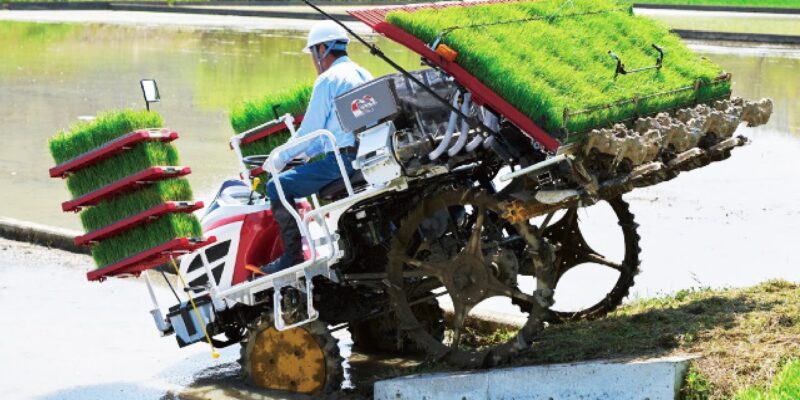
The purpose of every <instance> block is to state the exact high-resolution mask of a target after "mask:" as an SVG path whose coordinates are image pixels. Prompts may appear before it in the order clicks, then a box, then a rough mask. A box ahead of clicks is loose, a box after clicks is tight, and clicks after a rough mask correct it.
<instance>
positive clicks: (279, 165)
mask: <svg viewBox="0 0 800 400" xmlns="http://www.w3.org/2000/svg"><path fill="white" fill-rule="evenodd" d="M267 165H273V166H274V167H275V171H276V172H281V171H283V169H284V168H286V163H285V162H284V161H283V160H281V157H273V156H272V155H270V156H269V158H267V161H265V162H264V167H266V166H267ZM264 169H265V170H267V171H271V170H270V169H269V168H264Z"/></svg>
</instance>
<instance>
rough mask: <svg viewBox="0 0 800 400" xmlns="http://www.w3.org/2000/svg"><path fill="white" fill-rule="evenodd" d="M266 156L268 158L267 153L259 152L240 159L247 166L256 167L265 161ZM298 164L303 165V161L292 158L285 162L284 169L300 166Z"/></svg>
mask: <svg viewBox="0 0 800 400" xmlns="http://www.w3.org/2000/svg"><path fill="white" fill-rule="evenodd" d="M267 158H269V155H264V154H259V155H254V156H247V157H243V158H242V161H243V162H244V165H247V166H248V167H253V168H256V167H260V166H262V165H264V162H266V161H267ZM300 165H303V161H300V160H292V161H290V162H289V163H288V164H286V167H285V168H284V169H287V168H288V169H291V168H294V167H297V166H300Z"/></svg>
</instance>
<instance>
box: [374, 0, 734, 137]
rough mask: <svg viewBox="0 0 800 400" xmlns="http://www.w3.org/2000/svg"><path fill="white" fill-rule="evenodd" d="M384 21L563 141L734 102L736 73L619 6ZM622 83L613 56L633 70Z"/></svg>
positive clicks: (577, 0) (489, 9)
mask: <svg viewBox="0 0 800 400" xmlns="http://www.w3.org/2000/svg"><path fill="white" fill-rule="evenodd" d="M386 20H387V21H388V22H389V23H391V24H393V25H395V26H397V27H399V28H400V29H402V30H404V31H406V32H408V33H410V34H412V35H413V36H415V37H417V38H419V39H421V40H423V41H425V42H426V43H430V44H437V45H438V44H444V45H446V46H448V47H450V48H452V49H454V50H455V51H457V52H458V55H457V58H456V62H457V63H458V64H459V65H460V66H462V67H463V68H464V69H465V70H467V71H468V72H469V73H470V74H472V75H474V76H475V77H477V78H478V79H479V80H480V81H481V82H483V83H484V84H485V85H486V86H488V87H489V88H491V89H492V90H493V91H495V92H496V93H497V94H498V95H500V96H501V97H502V98H504V99H505V100H506V101H508V102H509V103H511V104H512V105H513V106H514V107H515V108H517V109H518V110H519V111H521V112H522V113H524V114H525V115H526V116H528V117H529V118H530V119H531V120H532V121H534V122H535V123H536V124H538V125H539V126H541V127H542V128H544V129H545V130H546V131H547V132H549V133H550V134H551V135H553V136H555V137H557V138H558V139H560V140H561V141H562V142H571V141H574V140H576V139H578V138H580V137H581V136H582V135H581V134H582V133H585V132H588V131H589V130H591V129H594V128H600V127H607V126H609V125H612V124H614V123H617V122H624V121H630V120H632V119H635V118H637V117H639V116H644V115H650V114H654V113H657V112H660V111H666V110H670V109H675V108H680V107H687V106H692V105H695V104H697V103H704V102H709V101H711V100H712V99H718V98H724V97H729V96H730V90H731V87H730V75H727V74H725V73H724V71H723V70H722V68H721V67H720V66H718V65H716V64H714V63H713V62H711V61H710V60H708V59H706V58H703V57H700V56H698V55H697V54H695V53H694V52H692V51H691V50H690V49H689V48H688V47H687V46H686V45H685V44H684V43H683V42H682V41H681V39H680V38H679V37H678V36H677V35H675V34H673V33H671V32H670V30H669V28H668V27H666V26H665V25H664V24H662V23H660V22H658V21H655V20H652V19H650V18H646V17H641V16H635V15H633V14H632V10H631V8H630V6H629V5H623V4H621V3H617V2H615V1H612V0H572V1H564V0H541V1H529V2H509V3H497V4H486V5H475V6H469V7H444V8H421V9H418V10H415V11H413V12H408V11H405V10H400V11H392V12H389V13H388V14H387V16H386ZM653 44H655V45H657V46H659V47H661V48H662V49H663V50H664V58H663V63H662V65H661V67H660V68H658V69H656V68H652V69H648V70H644V71H641V72H636V73H629V74H620V75H618V76H616V77H615V71H616V68H617V61H616V60H615V59H614V58H612V56H611V55H610V53H614V54H616V55H617V56H618V57H619V58H620V59H621V60H622V62H623V63H624V66H625V68H626V69H627V70H628V71H632V70H636V69H639V68H643V67H650V66H655V65H656V60H657V58H658V55H659V53H658V52H657V51H656V50H655V48H654V47H653Z"/></svg>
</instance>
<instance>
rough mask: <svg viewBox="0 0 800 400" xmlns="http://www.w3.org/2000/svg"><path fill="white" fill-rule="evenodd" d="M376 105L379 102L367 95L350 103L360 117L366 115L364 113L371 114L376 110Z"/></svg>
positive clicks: (357, 116) (352, 109) (354, 112)
mask: <svg viewBox="0 0 800 400" xmlns="http://www.w3.org/2000/svg"><path fill="white" fill-rule="evenodd" d="M376 105H378V102H377V101H375V98H374V97H372V96H370V95H365V96H364V97H362V98H360V99H355V100H353V102H352V103H350V110H351V111H352V112H353V115H354V116H355V117H356V118H359V117H362V116H364V114H369V113H371V112H372V111H374V110H375V106H376Z"/></svg>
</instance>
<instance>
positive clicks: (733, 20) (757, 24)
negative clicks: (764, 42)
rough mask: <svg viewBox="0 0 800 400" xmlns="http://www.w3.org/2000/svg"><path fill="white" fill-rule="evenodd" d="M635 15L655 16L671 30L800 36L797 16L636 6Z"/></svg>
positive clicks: (799, 24)
mask: <svg viewBox="0 0 800 400" xmlns="http://www.w3.org/2000/svg"><path fill="white" fill-rule="evenodd" d="M635 12H636V14H638V15H645V16H648V17H652V18H655V19H657V20H659V21H661V22H664V23H665V24H667V25H668V26H669V27H670V28H673V29H689V30H702V31H718V32H740V33H766V34H775V35H800V16H797V15H781V14H755V13H740V12H702V13H698V12H692V11H677V10H648V9H640V8H637V9H636V11H635Z"/></svg>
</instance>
